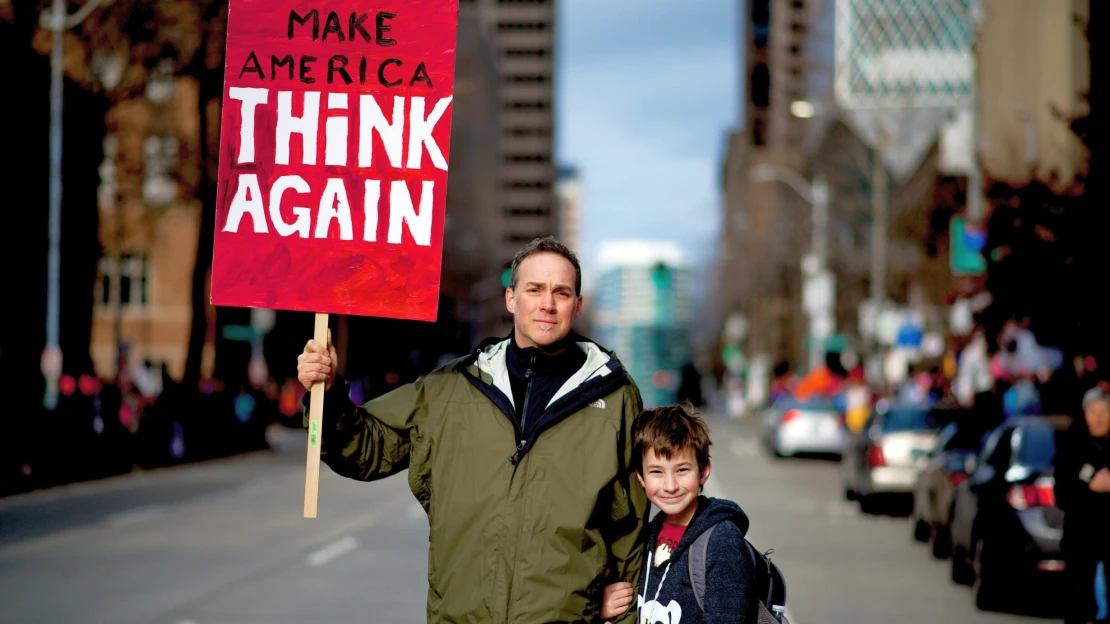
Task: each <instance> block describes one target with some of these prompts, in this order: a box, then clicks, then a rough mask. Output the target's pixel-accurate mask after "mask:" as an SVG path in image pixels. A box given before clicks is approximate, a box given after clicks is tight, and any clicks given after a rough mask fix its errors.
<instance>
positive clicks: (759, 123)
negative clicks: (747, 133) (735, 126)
mask: <svg viewBox="0 0 1110 624" xmlns="http://www.w3.org/2000/svg"><path fill="white" fill-rule="evenodd" d="M766 144H767V121H766V120H764V119H763V118H762V117H759V118H756V119H754V120H753V121H752V145H755V146H756V147H762V146H764V145H766Z"/></svg>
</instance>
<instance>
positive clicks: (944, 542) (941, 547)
mask: <svg viewBox="0 0 1110 624" xmlns="http://www.w3.org/2000/svg"><path fill="white" fill-rule="evenodd" d="M932 546H933V558H935V559H947V558H949V557H951V556H952V527H950V526H948V525H947V524H938V525H937V526H936V527H934V528H933V544H932Z"/></svg>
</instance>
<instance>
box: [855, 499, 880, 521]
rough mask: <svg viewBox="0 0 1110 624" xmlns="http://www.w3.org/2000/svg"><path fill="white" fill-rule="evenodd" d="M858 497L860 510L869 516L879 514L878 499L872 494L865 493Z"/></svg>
mask: <svg viewBox="0 0 1110 624" xmlns="http://www.w3.org/2000/svg"><path fill="white" fill-rule="evenodd" d="M858 498H859V510H860V511H862V512H863V513H865V514H867V515H869V516H876V515H878V514H879V500H878V499H877V498H875V495H874V494H866V495H863V496H859V497H858Z"/></svg>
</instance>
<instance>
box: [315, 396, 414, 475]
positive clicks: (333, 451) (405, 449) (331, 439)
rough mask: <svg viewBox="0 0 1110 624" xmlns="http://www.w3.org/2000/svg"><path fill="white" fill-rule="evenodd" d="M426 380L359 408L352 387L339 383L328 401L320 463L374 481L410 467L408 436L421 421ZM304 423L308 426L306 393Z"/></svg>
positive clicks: (326, 400) (321, 442)
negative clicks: (350, 393)
mask: <svg viewBox="0 0 1110 624" xmlns="http://www.w3.org/2000/svg"><path fill="white" fill-rule="evenodd" d="M424 395H425V379H423V378H422V379H419V380H417V381H415V382H413V383H410V384H407V385H404V386H401V387H400V388H397V389H396V390H393V391H392V392H388V393H386V394H384V395H382V396H380V397H378V398H376V399H373V400H372V401H370V402H369V403H366V404H365V405H363V406H361V407H360V406H356V405H355V404H354V402H353V401H351V399H350V398H349V395H348V386H347V384H346V383H345V382H344V381H343V380H342V379H337V380H336V383H335V384H334V385H333V386H332V388H331V390H329V391H328V393H327V394H326V395H325V396H324V413H323V423H322V429H323V431H321V440H320V459H321V460H322V461H323V462H324V463H325V464H327V465H328V467H329V468H331V469H332V471H334V472H335V473H336V474H338V475H340V476H344V477H348V478H350V479H358V480H361V481H374V480H376V479H381V478H384V477H388V476H390V475H393V474H396V473H398V472H401V471H402V470H404V469H405V468H407V467H408V464H409V450H410V448H411V446H410V440H409V431H410V430H411V429H412V428H413V427H414V426H416V424H417V423H419V422H420V421H421V420H422V419H423V418H424V414H425V412H426V409H427V403H426V402H425V397H424ZM305 399H306V401H305V403H306V405H305V410H304V424H305V427H308V407H307V399H308V394H305Z"/></svg>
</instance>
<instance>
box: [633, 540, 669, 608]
mask: <svg viewBox="0 0 1110 624" xmlns="http://www.w3.org/2000/svg"><path fill="white" fill-rule="evenodd" d="M652 554H653V553H650V552H649V553H648V559H647V568H646V570H645V572H644V597H647V593H648V581H650V580H651V558H652ZM670 571H671V564H670V562H669V561H668V562H667V567H665V568H663V576H662V577H660V579H659V586H658V587H656V588H655V597H654V598H652V599H651V602H652V603H653V604H652V605H651V608H652V610H651V611H649V612H648V614H647V615H648V621H651V616H652V615H655V607H656V605H658V604H659V592H660V591H662V590H663V583H664V582H665V581H666V580H667V572H670ZM642 602H644V601H643V600H642V599H641V600H639V601H637V604H636V624H640V622H643V620H641V619H640V608H641V605H640V604H639V603H642Z"/></svg>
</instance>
